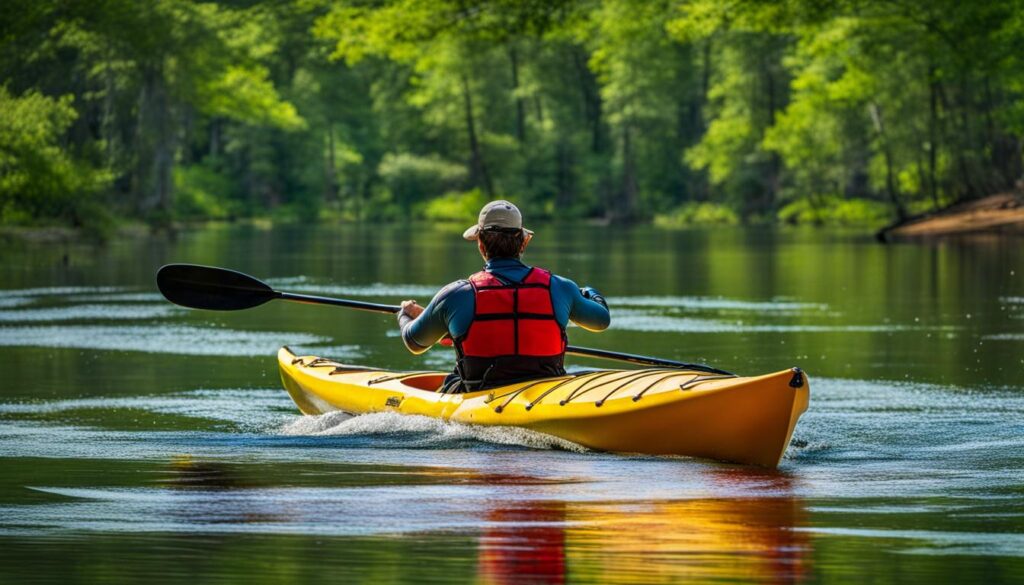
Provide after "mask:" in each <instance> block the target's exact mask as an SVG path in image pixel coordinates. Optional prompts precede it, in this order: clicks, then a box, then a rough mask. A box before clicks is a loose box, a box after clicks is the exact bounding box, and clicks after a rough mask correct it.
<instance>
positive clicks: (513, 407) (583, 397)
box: [277, 347, 810, 468]
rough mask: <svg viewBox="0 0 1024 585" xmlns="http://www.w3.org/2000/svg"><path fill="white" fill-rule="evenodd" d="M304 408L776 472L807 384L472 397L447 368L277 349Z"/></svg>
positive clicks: (533, 387) (629, 382)
mask: <svg viewBox="0 0 1024 585" xmlns="http://www.w3.org/2000/svg"><path fill="white" fill-rule="evenodd" d="M277 359H278V362H279V364H280V367H281V381H282V382H283V383H284V387H285V388H286V389H287V390H288V394H290V395H291V397H292V400H294V401H295V404H296V405H298V407H299V410H301V411H302V412H303V413H304V414H323V413H326V412H334V411H342V412H346V413H349V414H365V413H370V412H388V411H391V412H399V413H402V414H409V415H420V416H429V417H435V418H440V419H442V420H445V421H451V422H458V423H464V424H476V425H502V426H512V427H522V428H526V429H530V430H533V431H537V432H541V433H546V434H548V435H553V436H555V437H559V438H562V439H565V440H568V441H571V442H573V443H577V444H579V445H583V446H584V447H587V448H590V449H596V450H600V451H611V452H616V453H641V454H647V455H682V456H688V457H700V458H705V459H716V460H719V461H730V462H734V463H743V464H750V465H760V466H763V467H771V468H774V467H776V466H777V465H778V464H779V461H780V460H781V459H782V454H783V453H784V452H785V451H786V447H787V446H788V445H789V440H790V438H791V437H792V435H793V429H794V428H795V427H796V423H797V420H799V418H800V415H801V414H803V412H804V411H805V410H807V401H808V398H809V395H810V386H809V383H808V380H807V376H806V375H805V374H804V373H803V372H801V371H800V369H799V368H793V369H790V370H783V371H781V372H776V373H774V374H766V375H764V376H755V377H738V376H731V375H728V376H727V375H718V374H707V373H704V372H696V371H687V370H683V369H666V368H649V369H638V370H596V371H588V372H583V373H578V374H568V375H566V376H562V377H558V378H545V379H542V380H533V381H530V382H519V383H516V384H510V385H508V386H502V387H500V388H492V389H490V390H481V391H478V392H469V393H465V394H441V393H439V392H437V391H436V390H437V389H438V388H439V387H440V386H441V382H442V380H444V377H445V374H444V373H441V372H393V371H387V370H380V369H376V368H368V367H362V366H354V365H347V364H342V363H339V362H336V361H332V360H329V359H325V358H319V357H316V356H296V355H295V354H293V353H292V352H291V350H289V349H288V348H287V347H284V348H281V350H280V351H279V352H278V354H277Z"/></svg>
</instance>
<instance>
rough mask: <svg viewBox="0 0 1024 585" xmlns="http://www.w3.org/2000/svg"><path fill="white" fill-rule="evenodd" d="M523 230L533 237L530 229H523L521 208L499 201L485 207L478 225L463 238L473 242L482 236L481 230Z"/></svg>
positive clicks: (478, 219) (481, 211)
mask: <svg viewBox="0 0 1024 585" xmlns="http://www.w3.org/2000/svg"><path fill="white" fill-rule="evenodd" d="M491 229H493V230H502V231H504V230H516V229H519V230H523V232H524V233H526V234H527V235H532V234H533V232H531V231H530V230H528V229H524V228H523V214H522V213H519V208H518V207H516V206H515V205H513V204H512V203H511V202H509V201H505V200H504V199H498V200H497V201H491V202H490V203H488V204H487V205H484V207H483V209H481V210H480V216H479V217H478V218H477V221H476V225H474V226H472V227H470V228H469V229H467V230H466V231H465V232H463V233H462V237H463V238H466V239H467V240H470V241H473V240H475V239H476V238H477V236H478V235H479V234H480V231H481V230H491Z"/></svg>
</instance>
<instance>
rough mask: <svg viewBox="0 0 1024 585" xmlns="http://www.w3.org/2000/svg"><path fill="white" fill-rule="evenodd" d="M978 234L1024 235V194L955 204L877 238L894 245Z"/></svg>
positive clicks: (890, 229) (897, 225) (885, 230)
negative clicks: (895, 243) (895, 242)
mask: <svg viewBox="0 0 1024 585" xmlns="http://www.w3.org/2000/svg"><path fill="white" fill-rule="evenodd" d="M975 234H1005V235H1019V236H1024V194H1021V193H1000V194H997V195H989V196H988V197H983V198H981V199H976V200H973V201H965V202H961V203H955V204H953V205H950V206H949V207H946V208H944V209H941V210H939V211H936V212H934V213H929V214H926V215H923V216H918V217H915V218H911V219H908V220H905V221H903V222H899V223H896V224H893V225H891V226H888V227H886V228H883V229H882V230H880V231H879V232H878V234H877V236H878V239H879V240H880V241H882V242H893V241H913V240H917V239H931V238H946V237H954V236H963V235H975Z"/></svg>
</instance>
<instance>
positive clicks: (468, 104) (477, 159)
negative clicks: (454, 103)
mask: <svg viewBox="0 0 1024 585" xmlns="http://www.w3.org/2000/svg"><path fill="white" fill-rule="evenodd" d="M462 99H463V102H464V103H465V108H466V133H467V134H468V138H469V152H470V154H469V176H470V180H471V181H472V182H473V184H474V185H477V186H480V187H483V188H484V191H485V192H486V193H487V196H488V197H491V198H493V197H494V187H493V185H492V184H491V176H490V174H489V173H488V172H487V164H486V163H485V162H484V156H483V152H481V149H480V142H479V140H477V136H476V122H475V120H474V117H473V96H472V95H471V94H470V91H469V78H468V77H466V76H465V75H463V76H462Z"/></svg>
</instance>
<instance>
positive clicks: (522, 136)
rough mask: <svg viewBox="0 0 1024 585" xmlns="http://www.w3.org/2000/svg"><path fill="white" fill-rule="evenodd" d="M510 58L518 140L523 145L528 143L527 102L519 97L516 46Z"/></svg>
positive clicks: (510, 49)
mask: <svg viewBox="0 0 1024 585" xmlns="http://www.w3.org/2000/svg"><path fill="white" fill-rule="evenodd" d="M508 56H509V60H510V61H511V62H512V94H513V95H514V96H515V100H516V140H518V141H519V144H522V143H524V142H526V102H525V100H523V96H521V95H519V53H518V51H516V48H515V46H513V47H511V48H509V51H508Z"/></svg>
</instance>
